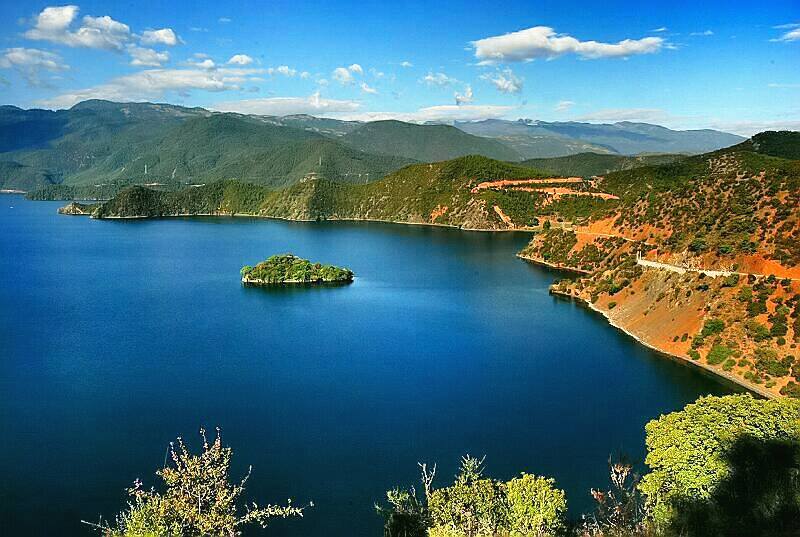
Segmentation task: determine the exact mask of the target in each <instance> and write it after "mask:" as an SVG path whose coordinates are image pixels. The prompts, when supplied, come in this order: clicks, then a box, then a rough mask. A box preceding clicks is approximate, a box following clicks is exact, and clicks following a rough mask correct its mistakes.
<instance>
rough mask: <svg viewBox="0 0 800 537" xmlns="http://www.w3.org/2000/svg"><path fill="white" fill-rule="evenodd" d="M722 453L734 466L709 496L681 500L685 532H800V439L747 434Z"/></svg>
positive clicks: (678, 529) (733, 536)
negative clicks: (703, 500)
mask: <svg viewBox="0 0 800 537" xmlns="http://www.w3.org/2000/svg"><path fill="white" fill-rule="evenodd" d="M724 458H725V460H726V462H727V464H728V466H729V468H730V469H731V472H730V474H729V475H728V477H727V478H726V479H725V480H724V481H723V482H722V483H720V485H719V486H717V488H716V489H715V491H714V493H713V494H712V496H711V498H709V499H708V500H707V501H705V502H700V503H698V502H697V500H688V499H687V500H685V501H678V502H677V504H676V507H677V511H678V512H679V513H680V515H679V516H678V519H677V520H676V522H675V525H674V527H673V528H672V529H673V532H672V533H674V534H675V535H681V536H684V535H685V536H692V537H694V536H697V537H700V536H703V537H711V536H720V537H722V536H724V537H789V536H800V442H797V441H780V440H763V439H757V438H753V437H749V436H748V437H743V438H740V439H738V440H736V442H734V444H733V445H732V446H731V447H730V449H728V451H727V452H726V454H725V455H724Z"/></svg>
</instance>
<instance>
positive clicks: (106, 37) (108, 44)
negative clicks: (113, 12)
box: [25, 6, 131, 51]
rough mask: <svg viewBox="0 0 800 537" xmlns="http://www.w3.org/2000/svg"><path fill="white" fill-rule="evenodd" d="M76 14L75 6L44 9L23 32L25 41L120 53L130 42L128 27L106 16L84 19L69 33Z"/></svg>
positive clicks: (86, 17) (76, 7)
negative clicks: (46, 42) (47, 42)
mask: <svg viewBox="0 0 800 537" xmlns="http://www.w3.org/2000/svg"><path fill="white" fill-rule="evenodd" d="M77 15H78V6H61V7H47V8H45V9H44V10H42V12H41V13H39V15H37V16H36V23H35V24H34V27H33V28H31V29H30V30H28V31H27V32H25V37H27V38H28V39H33V40H39V41H50V42H52V43H58V44H61V45H66V46H69V47H83V48H97V49H106V50H116V51H121V50H122V49H123V48H124V46H125V44H126V43H128V42H129V41H130V40H131V30H130V28H129V27H128V25H127V24H123V23H121V22H119V21H115V20H114V19H112V18H111V17H109V16H104V17H91V16H89V15H87V16H85V17H83V20H82V25H81V26H80V27H79V28H78V29H77V30H75V31H71V30H70V26H71V25H72V22H73V20H74V19H75V18H76V17H77Z"/></svg>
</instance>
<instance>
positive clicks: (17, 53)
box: [0, 47, 69, 86]
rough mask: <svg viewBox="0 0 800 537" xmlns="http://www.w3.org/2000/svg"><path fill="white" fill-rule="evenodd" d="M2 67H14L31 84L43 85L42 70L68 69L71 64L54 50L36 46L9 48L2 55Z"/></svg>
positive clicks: (0, 58)
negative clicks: (49, 50)
mask: <svg viewBox="0 0 800 537" xmlns="http://www.w3.org/2000/svg"><path fill="white" fill-rule="evenodd" d="M0 69H14V70H16V71H17V72H18V73H19V74H20V75H22V77H23V78H24V79H25V80H26V81H27V82H28V84H30V85H31V86H41V85H43V82H42V80H41V76H40V75H41V71H43V70H44V71H50V72H58V71H66V70H67V69H69V65H67V64H65V63H63V61H62V60H61V57H60V56H58V55H57V54H54V53H52V52H47V51H45V50H39V49H35V48H22V47H16V48H9V49H6V50H5V51H4V52H3V54H2V56H0Z"/></svg>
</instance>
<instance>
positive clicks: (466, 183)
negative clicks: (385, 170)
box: [95, 155, 538, 229]
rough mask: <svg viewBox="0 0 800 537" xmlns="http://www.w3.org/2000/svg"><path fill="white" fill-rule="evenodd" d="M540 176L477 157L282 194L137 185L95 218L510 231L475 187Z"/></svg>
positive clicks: (228, 186)
mask: <svg viewBox="0 0 800 537" xmlns="http://www.w3.org/2000/svg"><path fill="white" fill-rule="evenodd" d="M533 177H538V174H537V172H535V171H534V170H531V169H530V168H525V167H521V166H515V165H511V164H507V163H503V162H500V161H496V160H492V159H489V158H486V157H482V156H476V155H471V156H466V157H461V158H458V159H453V160H449V161H444V162H437V163H432V164H414V165H411V166H407V167H405V168H402V169H401V170H398V171H396V172H394V173H392V174H389V175H388V176H387V177H385V178H384V179H382V180H379V181H375V182H372V183H369V184H364V185H354V184H346V183H340V182H334V181H328V180H325V179H316V178H315V179H308V180H303V181H300V182H299V183H296V184H294V185H292V186H289V187H287V188H285V189H282V190H278V191H274V190H269V189H266V188H263V187H258V186H255V185H250V184H246V183H241V182H238V181H223V182H216V183H213V184H209V185H206V186H203V187H198V188H189V189H184V190H181V191H179V192H159V191H155V190H152V189H147V188H142V187H134V188H129V189H126V190H124V191H122V192H120V193H119V195H117V196H116V197H115V198H114V199H112V200H111V201H109V202H107V203H105V204H104V205H102V206H101V207H100V209H99V210H98V212H97V213H96V215H95V216H97V217H100V218H107V217H136V216H167V215H179V214H251V215H259V216H273V217H281V218H292V219H303V220H316V219H371V220H385V221H399V222H411V223H430V224H444V225H452V226H460V227H467V228H480V229H502V228H503V227H505V224H504V223H503V221H502V220H501V218H500V217H499V216H498V214H497V213H496V212H495V211H494V210H493V203H494V204H496V201H494V198H495V197H497V193H494V192H491V191H488V190H481V191H479V192H473V191H472V189H473V187H474V186H475V185H477V184H478V183H480V182H481V181H484V180H487V179H497V178H500V179H513V178H533ZM511 201H512V202H513V201H516V200H511ZM509 207H510V205H509ZM509 210H511V208H509Z"/></svg>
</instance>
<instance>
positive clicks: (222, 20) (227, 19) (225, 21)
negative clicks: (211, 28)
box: [217, 17, 232, 24]
mask: <svg viewBox="0 0 800 537" xmlns="http://www.w3.org/2000/svg"><path fill="white" fill-rule="evenodd" d="M231 20H232V19H231V18H230V17H220V18H219V19H217V22H219V23H220V24H228V23H229V22H231Z"/></svg>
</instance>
